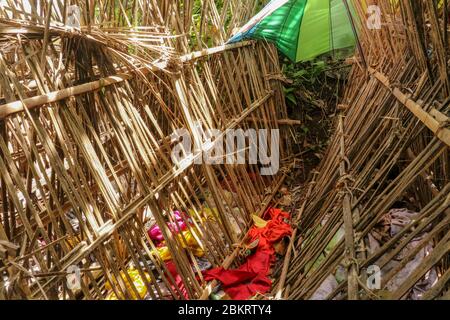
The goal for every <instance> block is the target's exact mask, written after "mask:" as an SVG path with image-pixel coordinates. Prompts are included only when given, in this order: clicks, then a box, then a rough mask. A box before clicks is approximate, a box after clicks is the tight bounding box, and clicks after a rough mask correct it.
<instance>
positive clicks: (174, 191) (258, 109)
mask: <svg viewBox="0 0 450 320" xmlns="http://www.w3.org/2000/svg"><path fill="white" fill-rule="evenodd" d="M258 2H259V1H245V4H243V3H242V2H241V1H235V0H226V1H223V2H222V6H221V7H218V6H217V5H216V4H215V1H209V0H206V1H202V2H201V3H202V8H195V7H194V1H190V0H186V1H171V0H168V1H156V0H145V1H142V0H140V1H136V0H127V1H114V2H112V1H108V0H106V1H74V0H72V1H67V0H64V1H63V0H54V1H37V0H30V1H23V2H22V1H10V0H6V1H2V2H1V4H2V6H1V7H0V132H1V135H0V154H1V156H0V168H1V176H0V177H1V179H0V185H1V195H0V208H1V209H0V212H1V214H0V249H1V250H0V299H16V298H26V299H81V298H82V299H105V298H111V297H115V298H125V299H144V298H146V299H180V298H199V297H200V296H201V295H202V294H203V292H204V288H205V285H206V283H205V281H204V280H203V278H202V275H201V272H200V268H199V265H198V263H197V259H196V258H195V257H194V253H193V252H195V250H193V248H191V247H192V246H193V245H195V246H197V247H198V248H197V249H200V250H202V251H204V254H205V256H206V257H207V259H208V261H210V262H211V263H212V264H213V266H220V265H221V264H222V263H223V262H224V260H225V259H226V257H228V256H230V254H232V253H233V251H234V247H233V245H234V244H236V243H239V240H240V239H241V238H242V237H243V235H244V234H245V232H246V230H247V228H248V225H249V223H250V221H251V214H253V213H256V212H258V211H260V210H263V209H264V207H265V206H267V205H268V203H267V201H265V199H266V198H267V197H269V198H270V194H272V193H273V190H272V189H271V186H273V185H274V184H276V183H278V182H279V177H278V176H273V177H272V176H271V177H262V176H261V175H259V167H258V166H257V165H227V164H225V165H214V166H207V165H203V164H202V165H195V164H194V162H195V160H196V158H195V157H194V158H193V159H191V160H190V161H188V162H187V163H184V164H183V166H179V165H177V164H174V163H173V161H172V159H171V157H170V154H171V150H172V147H173V146H174V144H175V143H176V142H177V141H173V140H172V139H171V134H172V133H173V131H174V130H176V129H178V128H187V129H188V130H189V132H190V134H191V135H192V138H193V139H197V138H198V136H197V135H198V131H196V127H195V126H196V121H200V123H201V125H202V126H203V129H212V128H216V129H220V130H222V131H225V130H227V129H233V128H242V129H244V130H245V129H247V128H256V129H257V128H265V129H278V128H280V127H279V122H278V120H280V119H287V114H286V107H285V104H284V97H283V93H282V90H281V84H280V82H279V79H280V69H279V66H278V57H277V52H276V50H275V49H274V48H273V47H272V46H269V45H266V44H263V43H260V44H255V43H251V42H245V43H242V44H238V45H233V46H224V45H223V44H224V41H225V40H226V39H228V37H229V36H230V34H231V32H232V30H233V29H234V28H235V27H236V26H239V25H240V24H242V22H243V21H245V20H247V19H248V18H249V17H251V15H252V14H253V13H254V12H255V10H256V8H257V4H258ZM73 5H78V8H79V9H80V12H81V27H80V29H77V28H71V27H68V26H67V19H68V15H67V12H68V11H69V9H70V8H71V6H73ZM229 13H232V15H231V17H232V18H231V20H230V19H228V17H229V16H230V15H229ZM224 26H226V27H224ZM285 121H287V120H285ZM288 123H289V121H288ZM280 126H281V128H280V130H281V136H287V130H289V126H286V125H284V124H282V122H280ZM288 153H289V144H288V142H285V141H284V142H283V145H282V149H281V157H285V156H287V155H288ZM230 190H233V192H230ZM175 210H179V211H182V212H183V213H184V215H183V220H184V222H186V224H187V226H188V231H189V236H190V238H191V239H186V234H185V233H182V234H180V236H174V234H173V233H172V232H171V230H170V228H169V225H170V222H172V223H173V222H174V220H173V219H174V217H173V215H171V214H170V213H171V212H173V211H175ZM150 225H158V226H159V227H160V229H161V232H162V234H163V235H164V238H165V240H166V244H167V248H168V252H169V254H170V255H171V260H172V261H173V263H174V265H175V267H176V270H177V273H178V276H179V278H180V279H179V280H181V282H179V281H178V280H177V279H175V276H174V275H173V273H171V272H170V270H168V267H167V266H166V264H165V263H164V261H163V258H162V257H161V254H159V253H158V248H156V245H155V243H154V242H153V241H152V240H151V238H150V237H149V235H148V233H147V230H148V228H149V226H150ZM227 261H228V262H227V263H228V265H231V264H232V261H233V259H231V260H230V259H228V260H227ZM74 265H75V266H78V267H79V270H80V272H81V287H80V289H79V290H71V289H70V288H68V284H67V281H66V276H67V274H68V273H69V270H68V269H69V268H70V267H71V266H74ZM130 268H132V269H133V270H135V272H136V273H137V274H138V275H139V276H140V278H141V279H142V282H143V285H144V286H145V288H146V290H145V292H146V294H143V293H142V291H140V290H139V288H138V287H137V286H136V285H135V283H134V281H133V279H132V278H131V275H130V274H129V272H128V271H127V270H130ZM183 290H184V291H185V292H184V291H183Z"/></svg>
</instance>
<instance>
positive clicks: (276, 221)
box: [204, 208, 292, 300]
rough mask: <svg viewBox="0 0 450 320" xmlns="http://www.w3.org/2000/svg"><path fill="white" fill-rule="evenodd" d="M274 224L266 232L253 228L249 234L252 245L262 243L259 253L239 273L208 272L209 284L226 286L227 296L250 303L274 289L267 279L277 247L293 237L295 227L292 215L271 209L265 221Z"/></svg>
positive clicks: (265, 229) (206, 277) (249, 259)
mask: <svg viewBox="0 0 450 320" xmlns="http://www.w3.org/2000/svg"><path fill="white" fill-rule="evenodd" d="M267 216H268V217H270V218H271V220H270V221H269V222H268V223H267V225H266V226H265V227H264V228H257V227H256V226H253V227H252V228H251V229H250V230H249V236H250V238H251V241H254V240H256V239H259V243H258V248H257V249H256V252H255V253H254V254H252V255H251V256H249V257H248V259H247V261H246V262H245V263H244V264H243V265H241V266H240V267H239V268H237V269H235V270H225V269H224V268H215V269H212V270H207V271H205V272H204V277H205V280H206V281H211V280H213V279H216V280H219V281H220V282H222V285H223V288H224V290H225V292H226V293H227V294H228V295H229V296H230V297H231V298H232V299H234V300H246V299H249V298H250V297H252V296H254V295H255V294H257V293H266V292H268V291H269V290H270V288H271V286H272V281H271V280H270V279H269V278H268V277H267V275H268V273H269V269H270V263H271V262H272V260H273V256H274V254H275V250H274V248H273V243H275V242H277V241H279V240H280V239H281V238H283V237H284V236H289V235H291V233H292V229H291V226H290V225H289V224H288V223H286V221H285V219H288V218H289V214H288V213H286V212H283V211H282V210H280V209H273V208H270V209H269V210H268V211H267V212H266V214H265V215H264V217H267Z"/></svg>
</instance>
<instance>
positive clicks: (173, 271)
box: [166, 260, 189, 300]
mask: <svg viewBox="0 0 450 320" xmlns="http://www.w3.org/2000/svg"><path fill="white" fill-rule="evenodd" d="M166 267H167V270H168V271H169V272H170V274H171V275H172V277H173V278H174V280H175V284H174V283H173V282H172V281H171V279H170V278H169V277H167V281H168V282H169V283H170V285H171V286H172V289H173V291H175V292H177V293H178V290H177V288H178V289H179V290H180V292H181V294H182V295H183V298H184V299H185V300H189V295H188V292H187V290H186V287H185V285H184V282H183V280H182V279H181V277H180V275H179V274H178V271H177V267H176V265H175V263H173V261H172V260H170V261H167V262H166Z"/></svg>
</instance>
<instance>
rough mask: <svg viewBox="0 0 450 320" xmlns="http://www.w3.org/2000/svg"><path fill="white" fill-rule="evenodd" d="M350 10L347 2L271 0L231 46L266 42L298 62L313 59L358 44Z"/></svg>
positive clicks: (339, 0) (329, 0)
mask: <svg viewBox="0 0 450 320" xmlns="http://www.w3.org/2000/svg"><path fill="white" fill-rule="evenodd" d="M349 10H350V12H352V10H353V8H352V6H351V5H350V3H349ZM349 10H348V9H347V8H346V6H345V3H344V0H272V1H271V2H270V3H269V4H268V5H267V6H266V7H265V8H264V9H263V10H262V11H261V12H259V13H258V14H257V15H256V16H255V17H253V18H252V19H251V20H250V21H249V22H248V23H247V24H246V25H245V26H244V27H242V28H241V29H240V30H239V32H238V33H237V34H236V35H235V36H234V37H233V38H231V39H230V41H229V43H233V42H238V41H241V40H243V39H265V40H267V41H270V42H273V43H275V44H276V46H277V47H278V49H279V50H280V51H281V52H283V53H284V54H285V55H286V56H288V57H289V58H290V59H291V60H293V61H295V62H298V61H306V60H310V59H312V58H315V57H317V56H319V55H321V54H324V53H328V52H332V51H335V50H338V49H344V48H350V47H353V46H354V45H355V33H354V32H353V29H352V24H351V21H350V17H349V14H348V12H349Z"/></svg>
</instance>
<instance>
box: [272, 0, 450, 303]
mask: <svg viewBox="0 0 450 320" xmlns="http://www.w3.org/2000/svg"><path fill="white" fill-rule="evenodd" d="M353 4H354V6H355V8H356V11H357V13H358V15H359V17H360V19H359V21H355V23H356V24H359V25H361V27H362V29H361V33H360V36H359V41H360V43H361V48H360V51H359V53H358V54H356V56H355V58H353V59H351V61H350V62H351V63H353V70H352V72H351V75H350V79H349V82H348V84H347V88H346V92H345V97H344V98H343V101H342V104H341V105H339V109H340V110H341V115H340V116H339V117H338V119H337V120H336V130H335V133H334V135H333V138H332V139H331V142H330V146H329V148H328V151H327V153H326V156H325V158H324V160H323V162H322V164H321V166H320V168H319V169H318V172H315V173H314V174H312V176H313V177H312V179H311V184H310V186H309V188H306V190H305V193H304V197H303V200H302V201H301V203H300V204H299V206H298V210H297V221H298V222H299V223H298V229H297V230H296V235H297V236H296V238H295V240H294V241H293V243H292V246H291V248H290V250H289V252H288V257H287V258H286V259H287V260H286V263H285V269H284V270H283V271H284V272H282V276H281V277H280V280H279V281H278V283H277V285H276V286H275V289H276V290H277V291H276V292H277V293H278V295H279V296H282V297H286V298H289V299H315V298H321V299H448V298H449V293H450V291H449V275H450V267H449V262H450V260H449V257H450V256H449V250H450V241H449V240H450V239H449V236H450V232H449V231H450V229H449V228H450V220H449V219H450V216H449V213H450V211H449V210H450V209H449V206H450V197H449V190H450V166H449V164H450V158H449V146H450V128H449V122H448V121H449V118H448V114H449V110H450V109H449V101H450V98H449V77H448V59H449V53H450V52H449V47H448V33H449V29H448V18H447V17H448V13H449V11H448V8H447V7H446V6H447V1H443V2H442V1H441V2H439V3H438V2H437V1H432V0H414V1H408V0H399V1H389V0H386V1H384V0H380V1H353ZM369 4H372V5H377V6H378V9H379V11H378V13H381V15H380V16H378V17H379V18H380V19H378V18H377V16H374V18H375V19H374V20H371V21H369V23H367V22H368V21H367V17H370V16H369V15H367V12H368V7H367V5H369ZM372 8H373V7H372ZM375 9H376V10H372V11H371V13H372V14H376V13H377V10H378V9H377V8H375ZM369 12H370V11H369ZM377 21H380V22H381V24H380V25H379V28H378V27H377V25H376V23H377ZM369 26H373V27H374V28H369ZM405 212H406V214H405ZM400 213H401V215H399V214H400ZM396 215H397V216H396ZM399 217H400V219H399ZM408 217H409V218H408ZM394 231H395V232H394ZM339 274H340V275H339ZM374 276H375V277H377V276H378V277H379V283H378V284H377V281H376V279H375V278H374Z"/></svg>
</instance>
